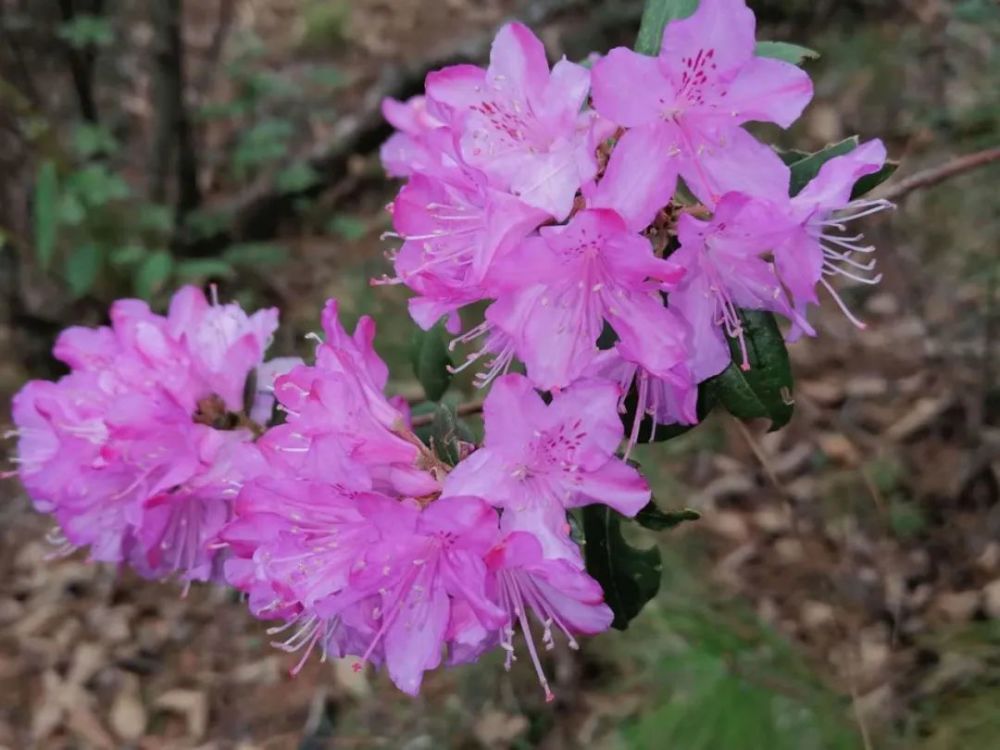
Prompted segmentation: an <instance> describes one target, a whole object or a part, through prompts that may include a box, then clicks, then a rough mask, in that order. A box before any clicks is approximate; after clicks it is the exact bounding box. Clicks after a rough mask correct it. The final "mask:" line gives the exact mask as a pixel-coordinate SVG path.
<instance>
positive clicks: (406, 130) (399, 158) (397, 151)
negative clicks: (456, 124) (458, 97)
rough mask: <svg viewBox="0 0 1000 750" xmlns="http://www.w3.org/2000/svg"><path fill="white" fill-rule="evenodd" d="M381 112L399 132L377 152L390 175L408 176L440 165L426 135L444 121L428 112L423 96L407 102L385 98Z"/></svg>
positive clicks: (439, 126) (440, 126) (442, 124)
mask: <svg viewBox="0 0 1000 750" xmlns="http://www.w3.org/2000/svg"><path fill="white" fill-rule="evenodd" d="M382 114H383V115H384V116H385V119H386V120H387V121H388V122H389V123H390V124H391V125H392V126H393V127H395V128H396V129H397V131H398V132H396V133H394V134H393V135H392V136H391V137H390V138H389V140H387V141H386V142H385V143H384V144H383V145H382V149H381V152H380V156H381V158H382V164H383V165H385V169H386V171H387V172H388V173H389V175H390V176H392V177H409V176H410V175H411V174H413V172H414V171H417V170H431V169H434V168H436V167H437V166H439V160H438V159H437V158H436V149H435V148H434V146H433V145H432V144H431V143H430V141H429V136H430V134H431V133H433V132H434V131H435V130H438V129H439V128H442V127H444V125H445V123H444V122H442V121H441V120H439V119H438V118H437V117H435V116H434V115H433V114H432V113H431V112H429V111H428V109H427V98H426V97H423V96H415V97H413V98H412V99H410V100H409V101H406V102H401V101H397V100H396V99H386V100H385V101H383V102H382Z"/></svg>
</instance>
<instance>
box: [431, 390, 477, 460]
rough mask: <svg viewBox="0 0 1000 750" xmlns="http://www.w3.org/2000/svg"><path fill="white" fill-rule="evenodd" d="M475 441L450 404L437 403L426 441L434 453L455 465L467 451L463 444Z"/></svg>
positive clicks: (470, 443)
mask: <svg viewBox="0 0 1000 750" xmlns="http://www.w3.org/2000/svg"><path fill="white" fill-rule="evenodd" d="M474 442H475V437H474V436H473V434H472V431H471V430H470V429H469V427H468V425H466V424H465V423H464V422H463V421H462V420H461V419H459V418H458V415H457V414H456V413H455V410H454V408H452V406H451V405H450V404H440V403H439V404H437V407H436V408H435V410H434V421H433V422H431V429H430V434H429V439H428V443H429V444H430V447H431V450H433V451H434V455H436V456H437V457H438V458H440V459H441V460H442V461H444V462H445V463H447V464H449V465H451V466H455V465H456V464H457V463H458V462H459V461H461V460H462V458H463V457H464V456H465V454H466V453H467V452H468V451H467V450H464V449H463V444H464V445H466V446H468V445H472V444H474Z"/></svg>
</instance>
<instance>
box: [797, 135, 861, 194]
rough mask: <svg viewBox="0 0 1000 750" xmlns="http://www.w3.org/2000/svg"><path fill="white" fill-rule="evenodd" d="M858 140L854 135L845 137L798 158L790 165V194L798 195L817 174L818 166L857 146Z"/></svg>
mask: <svg viewBox="0 0 1000 750" xmlns="http://www.w3.org/2000/svg"><path fill="white" fill-rule="evenodd" d="M859 143H860V140H859V139H858V137H857V136H856V135H852V136H851V137H850V138H845V139H844V140H842V141H840V142H839V143H832V144H830V145H829V146H827V147H826V148H824V149H822V150H820V151H817V152H816V153H814V154H809V156H807V157H805V158H804V159H799V160H798V161H796V162H794V163H793V164H791V165H790V169H791V170H792V182H791V188H790V190H791V194H792V195H798V194H799V192H800V191H801V190H802V188H804V187H805V186H806V185H808V184H809V182H810V181H812V179H813V178H814V177H815V176H816V175H818V174H819V170H820V168H821V167H822V166H823V165H824V164H826V163H827V162H828V161H830V159H832V158H834V157H835V156H843V155H844V154H847V153H850V152H851V151H853V150H854V149H856V148H857V147H858V144H859Z"/></svg>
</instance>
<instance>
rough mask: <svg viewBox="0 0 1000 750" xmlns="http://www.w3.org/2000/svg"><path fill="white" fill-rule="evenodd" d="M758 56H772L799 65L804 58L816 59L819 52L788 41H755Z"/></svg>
mask: <svg viewBox="0 0 1000 750" xmlns="http://www.w3.org/2000/svg"><path fill="white" fill-rule="evenodd" d="M756 52H757V56H758V57H773V58H774V59H775V60H784V61H785V62H789V63H791V64H792V65H801V64H802V63H803V62H805V61H806V60H816V59H817V58H819V52H817V51H816V50H814V49H809V48H808V47H802V46H800V45H798V44H790V43H788V42H757V50H756Z"/></svg>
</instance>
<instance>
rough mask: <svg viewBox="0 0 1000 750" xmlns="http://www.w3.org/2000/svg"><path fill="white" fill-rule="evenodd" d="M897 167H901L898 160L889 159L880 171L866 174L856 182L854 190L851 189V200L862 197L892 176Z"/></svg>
mask: <svg viewBox="0 0 1000 750" xmlns="http://www.w3.org/2000/svg"><path fill="white" fill-rule="evenodd" d="M897 169H899V162H898V161H887V162H886V163H885V164H883V165H882V168H881V169H880V170H879V171H878V172H873V173H872V174H866V175H865V176H864V177H862V178H861V179H860V180H858V181H857V182H856V183H854V190H852V191H851V200H855V199H856V198H860V197H862V196H863V195H867V194H868V193H870V192H871V191H872V190H874V189H875V188H877V187H878V186H879V185H881V184H882V183H883V182H885V181H886V180H888V179H889V178H890V177H892V176H893V174H895V172H896V170H897Z"/></svg>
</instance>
